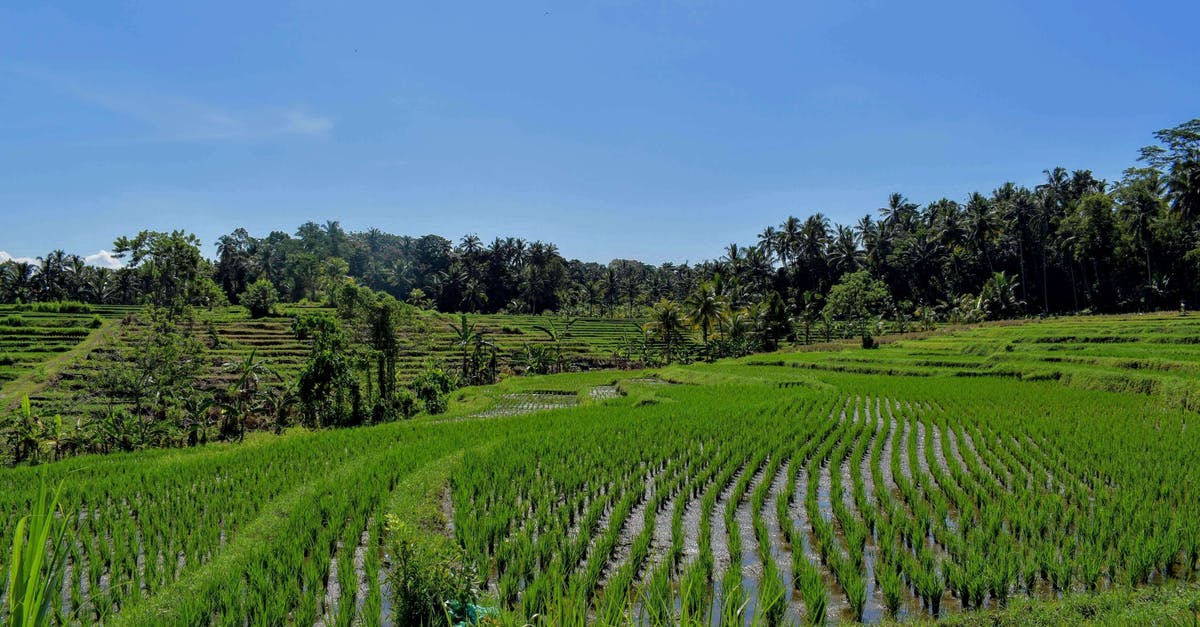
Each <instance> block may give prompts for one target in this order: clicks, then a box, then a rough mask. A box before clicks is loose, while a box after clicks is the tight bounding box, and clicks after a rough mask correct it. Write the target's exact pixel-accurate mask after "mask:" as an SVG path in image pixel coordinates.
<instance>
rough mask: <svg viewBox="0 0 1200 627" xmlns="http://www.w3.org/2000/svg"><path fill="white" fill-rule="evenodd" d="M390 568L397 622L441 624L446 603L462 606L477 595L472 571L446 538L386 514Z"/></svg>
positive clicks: (389, 578) (394, 613)
mask: <svg viewBox="0 0 1200 627" xmlns="http://www.w3.org/2000/svg"><path fill="white" fill-rule="evenodd" d="M387 530H388V533H389V535H390V536H391V547H392V559H393V564H394V567H393V568H392V571H391V573H390V574H389V575H388V583H389V584H390V587H391V591H392V612H393V617H392V618H393V619H394V622H395V623H396V624H397V625H444V624H446V622H447V621H446V619H447V603H450V604H452V605H455V606H457V607H465V606H467V605H468V604H472V603H474V602H475V601H476V600H478V598H479V583H478V581H477V578H476V577H475V573H474V571H473V570H472V568H471V567H470V565H469V564H468V563H467V560H464V559H463V552H462V549H460V548H458V547H457V546H456V545H455V544H453V543H452V542H450V541H449V540H448V539H446V538H441V537H437V536H430V535H426V534H421V533H419V532H417V531H415V530H413V529H412V528H410V527H409V526H408V525H405V524H404V523H402V522H400V521H399V520H398V519H397V518H396V517H395V516H393V515H391V514H389V515H388V516H387Z"/></svg>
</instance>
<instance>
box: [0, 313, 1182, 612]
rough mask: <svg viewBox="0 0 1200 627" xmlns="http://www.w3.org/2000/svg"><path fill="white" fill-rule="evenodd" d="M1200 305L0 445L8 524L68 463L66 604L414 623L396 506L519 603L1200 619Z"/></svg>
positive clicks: (487, 589) (499, 602)
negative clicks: (248, 420)
mask: <svg viewBox="0 0 1200 627" xmlns="http://www.w3.org/2000/svg"><path fill="white" fill-rule="evenodd" d="M1197 330H1200V326H1198V325H1197V323H1196V320H1195V319H1193V318H1190V317H1182V318H1181V317H1179V316H1165V315H1164V316H1157V317H1121V318H1115V317H1095V318H1079V319H1063V320H1050V321H1045V322H1030V323H1026V324H1011V325H983V326H980V327H976V328H962V329H951V330H947V331H940V332H937V333H934V334H930V335H928V336H927V337H923V338H922V339H911V340H904V341H900V342H895V343H892V344H889V345H887V346H884V347H883V348H879V349H875V350H863V349H859V348H846V347H833V348H832V349H831V350H824V351H804V352H791V353H789V352H783V353H775V354H770V355H758V356H751V357H748V358H744V359H741V360H732V361H725V362H718V363H717V364H695V365H689V366H675V367H670V368H662V369H657V370H655V371H644V372H585V373H571V374H564V375H552V376H543V377H520V378H513V379H509V380H506V381H505V382H503V383H501V384H500V385H497V386H489V387H482V388H470V389H466V390H462V391H459V392H458V393H456V394H455V397H454V402H453V403H452V405H451V410H450V412H449V413H448V414H446V415H445V416H439V417H436V419H433V418H430V419H417V420H414V421H409V422H403V423H391V424H384V425H379V426H373V427H365V428H359V429H346V430H338V431H323V432H306V431H303V430H293V431H289V432H287V433H285V434H283V435H281V436H272V435H268V434H254V435H253V436H252V437H251V438H249V439H248V440H247V442H246V443H245V444H242V445H230V444H218V445H210V446H206V447H201V448H196V449H187V450H170V451H145V452H140V453H132V454H117V455H110V456H105V457H94V456H93V457H81V458H76V459H71V460H67V461H63V462H59V463H55V464H48V465H44V466H40V467H32V468H30V467H23V468H14V469H5V470H0V525H2V527H0V533H4V534H5V535H8V534H10V533H11V529H10V528H9V527H10V526H11V525H12V524H13V521H14V519H15V516H14V514H16V513H17V512H21V511H23V510H24V508H26V507H28V501H29V500H30V499H31V498H32V494H33V493H35V492H36V485H37V478H38V477H46V478H48V479H50V480H51V481H54V480H57V479H60V478H66V479H67V481H68V484H67V491H66V495H67V496H66V505H65V511H67V512H69V513H70V517H69V526H70V527H71V529H72V531H73V534H72V538H73V541H72V545H73V546H72V547H71V550H70V554H69V556H68V560H67V563H68V567H67V576H66V578H65V580H64V582H63V585H62V589H61V590H56V591H55V594H56V599H57V600H56V603H57V607H58V608H59V611H58V613H57V621H58V622H61V623H72V624H73V623H86V624H91V623H95V622H104V623H107V624H132V625H163V624H187V625H194V624H239V625H240V624H247V623H251V624H305V625H310V624H311V625H318V624H320V625H332V624H336V625H353V624H364V625H376V624H393V619H392V615H391V609H392V604H393V601H394V599H393V597H394V594H395V590H393V589H392V588H391V587H390V584H389V580H388V579H387V574H388V572H389V570H390V568H392V567H393V566H394V562H393V558H394V555H391V554H390V552H389V551H390V549H389V547H390V544H389V534H390V533H391V531H389V529H390V527H389V526H388V525H387V524H385V520H388V519H389V517H390V518H391V519H394V520H398V521H400V522H401V523H402V524H404V525H406V526H407V527H408V528H411V529H414V530H416V531H417V532H418V533H419V534H421V535H423V536H427V537H429V538H443V539H445V541H448V542H450V543H452V544H453V545H455V546H457V547H459V549H460V550H461V552H462V553H461V554H462V560H463V561H464V562H465V563H467V564H469V565H471V566H473V567H474V569H475V572H477V573H478V577H479V583H480V585H481V593H482V598H481V603H482V604H483V605H487V606H491V607H495V608H497V609H498V610H499V612H500V617H499V618H498V619H497V621H498V622H499V623H500V624H511V625H525V624H534V625H543V624H544V625H582V624H604V625H614V624H635V623H636V624H655V625H657V624H689V625H699V624H709V625H717V624H759V625H774V624H825V623H854V622H865V623H891V622H895V621H899V622H912V623H923V622H929V621H944V622H950V623H964V622H966V623H970V622H971V621H973V620H976V618H977V619H978V621H979V624H996V623H999V624H1022V623H1029V624H1044V623H1052V624H1076V623H1082V622H1086V621H1088V620H1095V621H1098V622H1105V623H1120V624H1142V623H1147V622H1156V623H1161V622H1165V621H1169V620H1185V619H1187V620H1190V618H1191V616H1192V614H1191V611H1190V610H1189V609H1188V603H1189V602H1191V601H1192V600H1194V599H1195V598H1196V595H1197V594H1200V591H1197V589H1196V588H1195V584H1194V583H1191V582H1194V581H1195V578H1196V574H1197V568H1198V567H1200V485H1198V483H1200V475H1197V473H1196V472H1195V471H1194V469H1195V468H1196V467H1197V464H1198V463H1200V435H1198V434H1197V430H1196V429H1195V425H1194V418H1195V409H1194V408H1193V407H1194V406H1193V405H1192V404H1191V403H1192V401H1191V399H1193V398H1194V396H1193V394H1195V393H1196V388H1197V385H1198V383H1197V377H1193V376H1190V373H1192V372H1193V369H1194V368H1195V367H1196V366H1197V365H1200V360H1197V359H1196V354H1195V351H1194V350H1193V349H1194V348H1195V346H1196V344H1195V340H1194V338H1196V337H1197V334H1196V331H1197ZM1135 364H1136V365H1135ZM1014 373H1015V374H1014ZM0 559H2V558H0ZM0 566H3V564H0Z"/></svg>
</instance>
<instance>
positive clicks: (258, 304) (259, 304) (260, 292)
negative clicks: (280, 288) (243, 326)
mask: <svg viewBox="0 0 1200 627" xmlns="http://www.w3.org/2000/svg"><path fill="white" fill-rule="evenodd" d="M238 302H239V303H241V304H242V306H244V307H245V308H246V309H248V310H250V317H251V318H262V317H263V316H269V315H271V314H272V313H273V312H274V310H275V303H278V302H279V294H278V292H277V291H276V290H275V286H274V285H272V284H271V282H270V281H268V280H267V279H265V278H262V279H259V280H257V281H255V282H253V283H251V284H250V285H247V286H246V291H244V292H242V294H241V296H239V297H238Z"/></svg>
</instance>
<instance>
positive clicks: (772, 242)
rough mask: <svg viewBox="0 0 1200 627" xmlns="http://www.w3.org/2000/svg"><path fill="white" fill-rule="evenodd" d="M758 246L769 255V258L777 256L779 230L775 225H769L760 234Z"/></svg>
mask: <svg viewBox="0 0 1200 627" xmlns="http://www.w3.org/2000/svg"><path fill="white" fill-rule="evenodd" d="M758 248H759V250H761V251H762V252H763V253H764V254H766V255H767V259H768V260H773V259H774V258H775V256H776V254H777V253H778V252H779V232H778V231H776V230H775V227H773V226H768V227H767V228H765V229H763V231H762V233H759V234H758Z"/></svg>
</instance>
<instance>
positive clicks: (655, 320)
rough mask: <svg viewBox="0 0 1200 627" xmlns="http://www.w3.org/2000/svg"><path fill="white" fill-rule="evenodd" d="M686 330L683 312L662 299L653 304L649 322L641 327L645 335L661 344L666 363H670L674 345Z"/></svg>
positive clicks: (680, 339)
mask: <svg viewBox="0 0 1200 627" xmlns="http://www.w3.org/2000/svg"><path fill="white" fill-rule="evenodd" d="M686 328H687V323H686V322H685V321H684V316H683V311H682V310H681V309H680V308H679V305H677V304H676V303H675V302H674V301H669V300H667V299H665V298H664V299H662V300H660V301H658V302H657V303H655V304H654V307H653V310H652V311H651V314H650V322H647V323H646V325H645V327H643V329H644V331H645V332H646V334H647V335H648V336H649V337H650V338H652V339H654V340H657V341H659V342H662V343H663V355H664V356H665V357H666V361H667V363H668V364H669V363H671V359H672V357H673V356H674V355H675V352H676V348H675V347H676V345H677V344H679V343H680V342H681V341H682V339H683V330H684V329H686Z"/></svg>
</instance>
